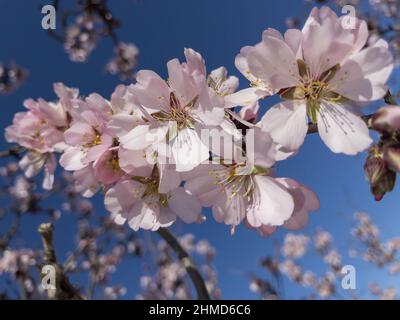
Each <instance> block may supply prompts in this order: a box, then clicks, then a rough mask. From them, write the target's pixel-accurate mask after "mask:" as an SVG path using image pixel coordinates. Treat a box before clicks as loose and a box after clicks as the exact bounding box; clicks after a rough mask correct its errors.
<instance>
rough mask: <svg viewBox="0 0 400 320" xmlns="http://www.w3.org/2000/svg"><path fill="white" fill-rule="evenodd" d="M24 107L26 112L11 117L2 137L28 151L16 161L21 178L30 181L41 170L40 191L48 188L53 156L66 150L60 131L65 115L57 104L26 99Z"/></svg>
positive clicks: (65, 121)
mask: <svg viewBox="0 0 400 320" xmlns="http://www.w3.org/2000/svg"><path fill="white" fill-rule="evenodd" d="M24 106H25V108H27V109H28V111H27V112H19V113H17V114H16V115H15V116H14V120H13V124H12V125H11V126H9V127H7V128H6V132H5V137H6V140H7V141H8V142H15V143H18V144H19V145H20V146H22V147H24V148H26V149H27V150H28V152H27V153H26V155H25V156H24V157H23V158H22V159H21V161H20V162H19V165H20V167H21V169H22V170H23V171H24V172H25V175H26V176H27V177H28V178H31V177H33V176H35V175H37V174H38V173H39V172H40V170H41V169H42V168H44V171H45V178H44V180H43V188H44V189H51V187H52V185H53V180H54V171H55V169H56V165H57V161H56V159H55V156H54V154H53V153H54V152H62V151H63V150H64V149H65V147H66V145H65V143H64V138H63V130H65V128H66V127H67V125H68V123H67V122H68V120H67V114H66V112H65V110H64V108H63V105H62V103H60V102H57V103H53V102H47V101H45V100H43V99H39V100H38V101H34V100H32V99H28V100H25V102H24Z"/></svg>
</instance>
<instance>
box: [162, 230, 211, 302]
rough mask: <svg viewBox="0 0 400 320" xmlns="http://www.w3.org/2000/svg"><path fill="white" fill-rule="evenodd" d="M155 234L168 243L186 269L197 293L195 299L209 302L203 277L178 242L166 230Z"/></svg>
mask: <svg viewBox="0 0 400 320" xmlns="http://www.w3.org/2000/svg"><path fill="white" fill-rule="evenodd" d="M157 233H158V234H159V235H160V236H161V237H162V238H163V239H164V240H165V242H167V243H168V245H169V246H170V247H171V248H172V250H173V251H174V252H175V253H176V255H177V256H178V259H179V260H180V261H181V263H182V264H183V266H184V267H185V269H186V272H187V273H188V275H189V277H190V279H191V280H192V282H193V285H194V287H195V289H196V292H197V298H198V299H199V300H210V295H209V294H208V291H207V288H206V285H205V283H204V280H203V277H202V276H201V274H200V272H199V271H198V270H197V268H196V266H195V265H194V263H193V261H192V259H191V258H190V256H189V254H188V253H187V252H186V251H185V249H183V248H182V246H181V245H180V243H179V242H178V240H177V239H176V238H175V237H174V235H173V234H172V233H171V232H170V231H169V230H168V229H166V228H160V229H158V231H157Z"/></svg>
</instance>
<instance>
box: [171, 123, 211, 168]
mask: <svg viewBox="0 0 400 320" xmlns="http://www.w3.org/2000/svg"><path fill="white" fill-rule="evenodd" d="M172 155H173V157H174V161H175V165H176V171H178V172H182V171H190V170H192V169H193V168H195V167H196V166H198V165H199V164H200V163H202V162H203V161H205V160H207V159H208V158H209V152H208V148H207V146H206V145H204V144H203V142H202V141H201V139H200V137H199V135H198V133H197V132H196V131H195V130H193V129H183V130H181V131H179V133H178V135H177V136H176V138H175V139H174V140H173V142H172Z"/></svg>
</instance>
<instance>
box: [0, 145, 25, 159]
mask: <svg viewBox="0 0 400 320" xmlns="http://www.w3.org/2000/svg"><path fill="white" fill-rule="evenodd" d="M23 151H25V148H24V147H21V146H15V147H12V148H10V149H8V150H5V151H0V158H6V157H15V158H17V159H19V158H20V153H22V152H23Z"/></svg>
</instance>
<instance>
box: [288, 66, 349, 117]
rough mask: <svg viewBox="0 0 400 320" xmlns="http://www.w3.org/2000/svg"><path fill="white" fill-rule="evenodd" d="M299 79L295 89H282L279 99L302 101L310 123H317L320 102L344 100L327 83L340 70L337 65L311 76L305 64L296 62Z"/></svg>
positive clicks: (341, 101)
mask: <svg viewBox="0 0 400 320" xmlns="http://www.w3.org/2000/svg"><path fill="white" fill-rule="evenodd" d="M297 66H298V69H299V74H300V79H299V84H298V85H297V86H296V87H291V88H287V89H283V90H282V92H281V97H282V98H284V99H289V100H303V101H305V102H306V105H307V114H308V117H309V118H310V120H311V122H313V123H317V115H318V113H319V112H320V105H321V102H322V101H326V102H328V103H343V102H345V101H346V98H345V97H343V96H341V95H340V94H338V93H336V92H334V91H333V87H332V85H331V84H330V83H329V81H330V80H331V79H332V78H333V77H334V76H335V74H336V73H337V71H338V70H339V68H340V65H339V64H337V65H335V66H333V67H332V68H330V69H329V70H326V71H325V72H323V73H322V74H320V75H313V74H312V73H311V71H310V68H309V67H308V66H307V64H306V63H305V62H304V61H303V60H301V59H298V60H297Z"/></svg>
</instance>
